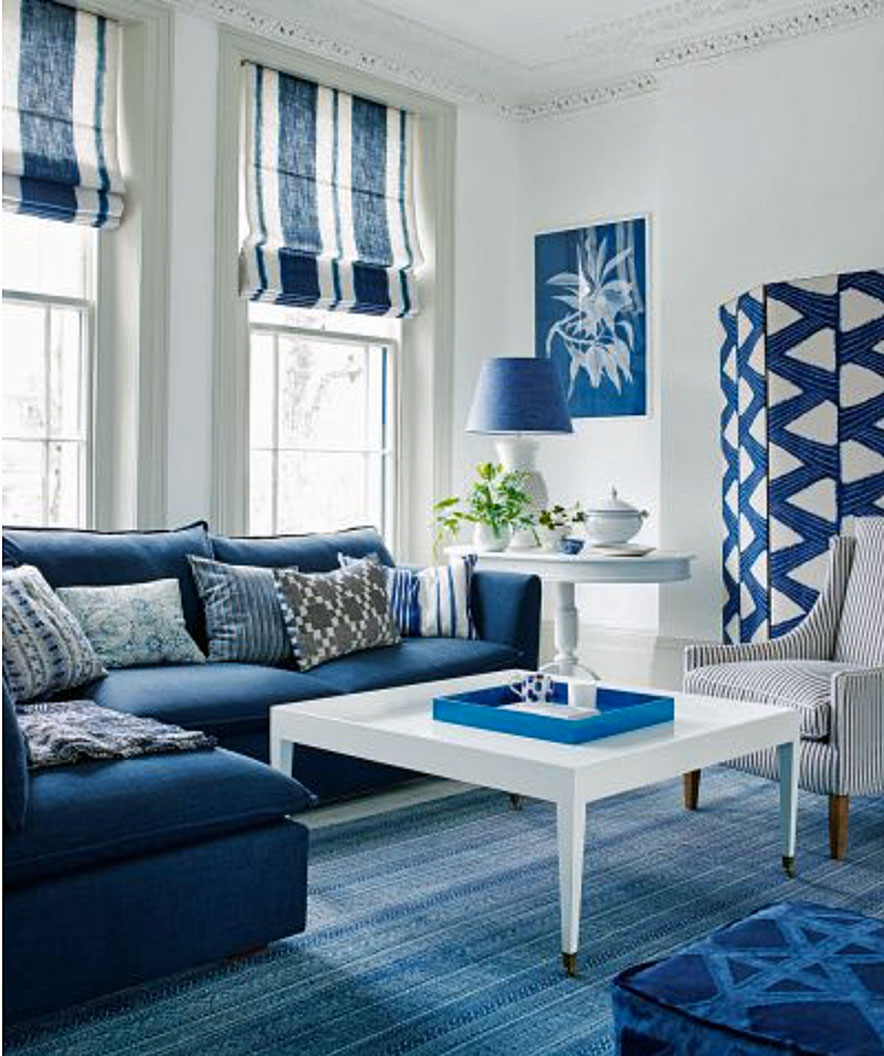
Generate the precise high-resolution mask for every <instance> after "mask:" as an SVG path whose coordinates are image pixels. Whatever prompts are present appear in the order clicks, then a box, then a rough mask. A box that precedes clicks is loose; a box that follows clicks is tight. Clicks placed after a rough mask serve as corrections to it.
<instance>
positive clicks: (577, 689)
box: [568, 682, 598, 709]
mask: <svg viewBox="0 0 884 1056" xmlns="http://www.w3.org/2000/svg"><path fill="white" fill-rule="evenodd" d="M568 703H569V704H570V705H571V706H572V707H574V708H596V709H597V708H598V705H597V704H596V684H595V682H569V683H568Z"/></svg>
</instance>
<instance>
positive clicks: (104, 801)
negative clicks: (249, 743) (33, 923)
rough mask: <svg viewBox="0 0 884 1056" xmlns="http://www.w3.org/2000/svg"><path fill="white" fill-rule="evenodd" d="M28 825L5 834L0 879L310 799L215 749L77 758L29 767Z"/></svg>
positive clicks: (100, 857)
mask: <svg viewBox="0 0 884 1056" xmlns="http://www.w3.org/2000/svg"><path fill="white" fill-rule="evenodd" d="M29 793H30V794H29V799H28V808H27V814H26V817H25V825H24V828H23V829H22V830H21V832H16V833H8V832H7V834H6V839H5V841H4V848H3V853H4V882H5V883H6V884H19V883H23V882H26V881H28V882H30V881H33V880H37V879H40V878H43V877H48V876H54V875H57V874H58V873H62V872H65V873H67V872H70V871H72V870H75V869H78V868H84V867H87V866H88V867H94V866H95V865H97V864H99V863H101V862H103V861H111V860H115V859H121V858H130V857H133V856H134V855H138V854H146V853H150V852H152V851H158V850H162V849H165V848H167V847H173V846H177V845H181V844H187V843H194V842H196V841H198V840H202V839H208V838H210V837H213V836H217V835H220V834H222V833H228V832H236V831H239V830H242V829H248V828H252V827H253V826H256V825H263V824H269V823H272V822H276V821H279V820H280V819H281V818H282V817H284V816H285V815H287V814H297V813H299V812H300V811H302V810H304V809H305V808H306V807H307V806H309V805H310V803H311V797H310V794H309V793H308V792H307V791H306V789H304V788H303V786H302V785H300V784H298V782H297V781H293V780H292V779H291V778H288V777H284V776H283V775H282V774H280V773H278V772H277V771H276V770H271V769H270V767H268V766H265V765H264V764H263V763H257V762H255V761H254V760H253V759H246V758H244V757H243V756H241V755H236V754H235V753H234V752H226V751H224V750H223V749H220V748H215V749H210V750H207V751H202V752H193V753H192V754H188V755H150V756H140V757H139V758H137V759H123V760H114V761H108V762H104V761H102V762H91V763H81V764H79V765H77V766H65V767H59V768H58V769H55V770H47V771H43V772H41V773H37V774H34V775H33V776H32V778H31V783H30V790H29Z"/></svg>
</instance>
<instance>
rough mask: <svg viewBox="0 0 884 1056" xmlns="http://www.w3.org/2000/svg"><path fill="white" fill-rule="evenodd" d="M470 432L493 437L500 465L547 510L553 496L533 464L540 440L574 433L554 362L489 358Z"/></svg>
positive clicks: (522, 537)
mask: <svg viewBox="0 0 884 1056" xmlns="http://www.w3.org/2000/svg"><path fill="white" fill-rule="evenodd" d="M467 432H468V433H486V434H488V435H491V436H494V437H495V446H496V447H497V455H498V458H499V459H500V463H501V465H502V466H503V467H504V469H507V470H512V469H517V470H519V471H520V472H521V473H523V474H524V475H525V491H527V492H528V494H529V495H530V496H531V499H532V501H533V503H534V506H535V507H536V509H538V510H542V509H545V508H546V506H547V504H548V502H549V493H548V491H547V489H546V483H545V481H544V479H543V477H542V475H541V474H540V472H539V470H538V469H537V467H536V465H535V459H536V457H537V447H538V444H537V439H536V438H537V437H540V436H549V435H553V434H556V433H573V432H574V428H573V426H572V425H571V418H570V415H569V414H568V404H567V402H566V400H565V393H564V390H563V389H562V383H561V381H560V379H559V375H558V372H557V371H556V368H555V365H554V364H553V362H552V360H550V359H540V358H534V357H530V358H529V357H527V356H501V357H499V358H496V359H486V360H485V362H484V363H483V364H482V370H481V372H480V374H479V381H478V382H477V384H476V391H475V394H474V395H473V405H472V407H471V408H470V415H469V418H468V419H467ZM513 544H514V545H515V546H516V547H525V546H534V545H536V542H535V540H534V537H533V535H532V533H531V532H527V533H521V532H517V533H516V538H515V539H514V540H513Z"/></svg>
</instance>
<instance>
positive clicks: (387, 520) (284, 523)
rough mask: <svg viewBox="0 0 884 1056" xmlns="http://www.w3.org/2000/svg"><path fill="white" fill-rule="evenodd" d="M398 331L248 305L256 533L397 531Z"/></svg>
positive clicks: (386, 324) (383, 323) (389, 324)
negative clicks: (355, 528) (361, 527)
mask: <svg viewBox="0 0 884 1056" xmlns="http://www.w3.org/2000/svg"><path fill="white" fill-rule="evenodd" d="M323 326H329V327H331V326H334V327H335V332H334V333H330V332H326V331H325V330H323V329H322V328H321V327H323ZM397 329H398V323H396V322H395V321H393V320H373V319H366V318H364V317H362V318H360V317H356V316H346V317H344V316H341V317H336V318H334V319H333V320H328V316H327V315H325V314H324V313H316V312H311V311H307V310H298V309H286V308H282V307H280V306H277V305H263V304H252V305H250V307H249V332H250V341H249V345H250V357H249V358H250V414H249V436H250V443H249V454H250V471H249V481H250V484H249V530H250V532H251V533H252V534H255V535H272V534H276V533H279V532H283V533H285V532H308V531H319V530H327V529H334V528H341V527H347V526H351V525H356V524H374V525H377V526H378V528H380V529H381V531H382V532H387V533H389V532H390V531H391V530H392V527H393V495H394V484H395V477H394V475H395V465H396V461H395V433H396V430H395V425H396V421H395V419H396V415H395V407H396V399H395V385H394V381H395V360H396V349H397V347H398V346H397V342H396V339H395V337H394V336H392V335H393V334H394V333H395V331H396V330H397Z"/></svg>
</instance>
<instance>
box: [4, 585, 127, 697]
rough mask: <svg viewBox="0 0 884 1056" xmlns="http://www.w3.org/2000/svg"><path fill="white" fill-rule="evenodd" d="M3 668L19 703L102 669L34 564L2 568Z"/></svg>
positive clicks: (68, 686) (80, 681)
mask: <svg viewBox="0 0 884 1056" xmlns="http://www.w3.org/2000/svg"><path fill="white" fill-rule="evenodd" d="M3 672H4V675H5V677H6V679H7V681H8V682H9V687H10V689H11V690H12V693H13V696H14V697H15V699H16V700H17V701H18V702H19V703H24V702H25V701H29V700H36V699H37V698H38V697H51V696H53V695H54V694H55V693H61V692H63V691H64V690H67V689H76V687H77V686H82V685H84V684H85V683H86V682H94V681H95V679H96V678H103V677H104V676H105V675H106V674H107V671H105V669H104V667H103V666H102V664H101V661H100V660H99V658H98V656H97V655H96V652H95V650H94V649H93V648H92V646H91V644H90V643H89V639H88V638H87V637H86V635H85V634H84V633H83V631H82V628H81V627H80V624H79V623H78V622H77V620H76V619H75V618H74V616H73V615H72V614H71V612H70V611H69V610H68V609H67V608H66V607H65V605H64V604H62V602H61V601H60V600H59V599H58V597H57V596H56V594H55V593H54V592H53V590H52V587H50V586H49V584H48V583H47V582H46V580H45V579H44V578H43V575H42V573H41V572H40V571H39V569H37V568H34V566H33V565H22V566H21V567H20V568H5V569H4V570H3Z"/></svg>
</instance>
